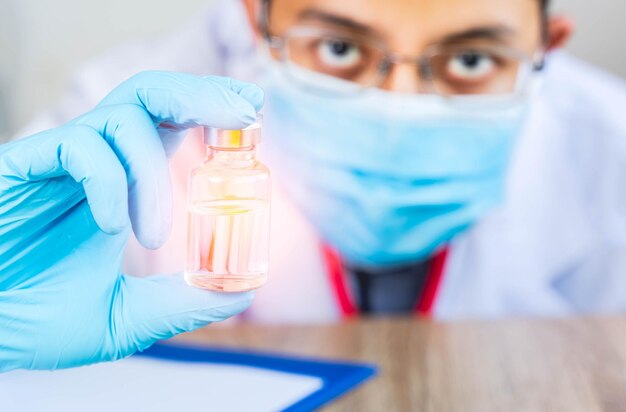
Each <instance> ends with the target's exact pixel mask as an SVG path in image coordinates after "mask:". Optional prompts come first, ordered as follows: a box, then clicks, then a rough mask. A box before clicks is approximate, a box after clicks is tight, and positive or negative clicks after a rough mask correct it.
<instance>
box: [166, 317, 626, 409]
mask: <svg viewBox="0 0 626 412" xmlns="http://www.w3.org/2000/svg"><path fill="white" fill-rule="evenodd" d="M180 340H183V341H187V342H193V343H196V344H197V343H207V344H218V345H228V346H232V347H238V348H254V349H261V350H268V351H273V352H276V351H279V352H284V353H289V354H298V355H311V356H320V357H325V358H336V359H342V360H357V361H365V362H373V363H375V364H377V365H378V366H379V367H380V371H379V376H378V377H377V378H374V379H373V380H370V381H369V382H367V383H366V384H365V385H363V386H361V387H359V388H357V389H356V390H355V391H353V392H351V393H349V394H348V395H346V396H344V397H342V398H340V399H339V400H337V401H335V402H334V403H332V404H331V405H329V406H328V407H327V408H326V409H324V410H325V411H376V412H378V411H382V412H386V411H437V412H439V411H480V412H485V411H567V412H573V411H585V412H589V411H626V317H613V318H600V319H568V320H522V319H520V320H503V321H495V322H468V323H444V324H441V323H434V322H429V321H426V320H416V319H408V318H402V319H378V320H374V319H363V320H355V321H350V322H348V323H343V324H338V325H328V326H297V327H287V326H285V327H282V326H258V325H256V326H255V325H242V326H236V327H209V328H205V329H203V330H200V331H196V332H194V333H191V334H187V335H184V336H181V337H179V338H177V341H180Z"/></svg>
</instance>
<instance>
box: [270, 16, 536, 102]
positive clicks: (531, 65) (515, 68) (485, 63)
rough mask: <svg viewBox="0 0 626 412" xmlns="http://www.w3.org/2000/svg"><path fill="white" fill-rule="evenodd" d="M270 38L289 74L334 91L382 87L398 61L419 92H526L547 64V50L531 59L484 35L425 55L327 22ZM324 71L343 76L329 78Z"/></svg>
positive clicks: (305, 83)
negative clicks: (408, 68) (413, 75)
mask: <svg viewBox="0 0 626 412" xmlns="http://www.w3.org/2000/svg"><path fill="white" fill-rule="evenodd" d="M266 38H267V40H268V44H269V47H270V48H271V49H274V50H276V52H277V56H278V58H279V59H280V61H281V62H282V63H283V64H284V67H285V70H286V74H287V75H288V76H290V77H291V78H293V79H294V80H296V81H297V82H299V83H300V84H301V85H302V86H303V87H305V88H308V89H312V90H317V91H322V92H324V91H326V92H329V93H358V92H359V91H361V90H363V89H367V88H372V87H380V86H382V85H383V84H384V82H385V81H386V80H387V78H388V76H389V74H390V72H391V70H392V68H393V66H394V65H398V64H410V65H414V66H415V68H416V70H417V74H418V76H419V79H420V83H419V84H420V90H417V92H420V93H431V94H439V95H442V96H460V95H513V96H514V95H517V94H520V93H523V92H524V91H525V90H526V89H527V88H528V84H529V80H530V78H531V74H532V73H533V72H535V71H539V70H541V69H542V68H543V56H538V57H540V58H536V59H531V58H529V57H528V56H526V55H525V54H524V53H522V52H519V51H517V50H515V49H511V48H507V47H501V46H496V45H493V44H489V43H488V42H486V41H485V40H468V41H463V42H458V43H454V44H449V45H441V46H434V47H431V48H429V49H428V50H426V52H425V53H424V54H423V55H422V56H419V57H406V56H402V55H399V54H396V53H393V52H391V51H389V50H388V49H387V47H386V46H385V45H384V44H382V43H381V42H378V41H376V40H375V39H372V38H370V37H369V36H364V35H359V34H357V33H351V32H348V31H342V30H337V29H329V28H326V27H318V26H296V27H293V28H291V29H290V30H288V31H287V32H286V33H285V34H284V35H282V36H270V35H267V36H266ZM307 74H313V76H309V75H307ZM320 75H321V76H322V77H320ZM325 77H326V78H328V80H330V79H331V78H332V79H334V80H336V79H339V80H341V81H340V82H336V81H324V78H325Z"/></svg>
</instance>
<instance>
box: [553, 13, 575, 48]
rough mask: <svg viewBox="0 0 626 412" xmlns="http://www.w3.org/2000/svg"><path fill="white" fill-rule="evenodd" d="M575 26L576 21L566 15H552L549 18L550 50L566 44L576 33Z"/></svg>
mask: <svg viewBox="0 0 626 412" xmlns="http://www.w3.org/2000/svg"><path fill="white" fill-rule="evenodd" d="M575 26H576V25H575V23H574V21H573V20H572V19H571V18H569V17H567V16H565V15H556V16H551V17H550V18H549V19H548V33H547V34H548V38H547V48H548V50H555V49H559V48H561V47H563V46H565V44H566V43H567V42H568V41H569V39H570V38H571V37H572V35H573V34H574V30H575Z"/></svg>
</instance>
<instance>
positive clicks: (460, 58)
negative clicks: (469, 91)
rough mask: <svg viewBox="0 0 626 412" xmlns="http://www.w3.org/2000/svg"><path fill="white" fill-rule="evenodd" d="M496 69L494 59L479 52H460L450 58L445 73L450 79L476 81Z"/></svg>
mask: <svg viewBox="0 0 626 412" xmlns="http://www.w3.org/2000/svg"><path fill="white" fill-rule="evenodd" d="M495 67H496V62H495V61H494V59H493V58H492V57H491V56H489V55H487V54H484V53H480V52H473V51H468V52H462V53H458V54H456V55H454V56H452V57H451V58H450V60H449V61H448V64H447V67H446V71H447V73H448V75H449V76H450V77H452V78H457V79H461V80H464V79H466V80H478V79H480V78H483V77H486V76H488V75H489V74H491V73H492V72H493V71H494V69H495Z"/></svg>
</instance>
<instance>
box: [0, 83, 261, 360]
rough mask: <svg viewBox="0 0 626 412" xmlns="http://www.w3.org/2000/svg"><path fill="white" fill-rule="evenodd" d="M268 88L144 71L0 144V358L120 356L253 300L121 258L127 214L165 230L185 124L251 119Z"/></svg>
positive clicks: (145, 235)
mask: <svg viewBox="0 0 626 412" xmlns="http://www.w3.org/2000/svg"><path fill="white" fill-rule="evenodd" d="M262 101H263V93H262V91H261V89H259V88H258V87H256V86H254V85H250V84H246V83H240V82H236V81H233V80H230V79H226V78H218V77H204V78H202V77H196V76H192V75H186V74H174V73H165V72H147V73H142V74H139V75H137V76H135V77H133V78H131V79H130V80H128V81H126V82H125V83H123V84H122V85H121V86H119V87H118V88H117V89H115V90H114V91H113V92H112V93H111V94H110V95H109V96H107V97H106V98H105V99H104V100H103V101H102V103H101V104H100V105H99V106H98V107H97V108H96V109H94V110H93V111H91V112H89V113H87V114H85V115H83V116H81V117H79V118H77V119H75V120H73V121H71V122H70V123H69V124H67V125H65V126H63V127H59V128H57V129H53V130H48V131H45V132H42V133H39V134H37V135H34V136H31V137H28V138H25V139H21V140H16V141H14V142H11V143H8V144H5V145H3V146H0V371H7V370H11V369H16V368H31V369H56V368H67V367H73V366H78V365H84V364H89V363H94V362H100V361H109V360H116V359H120V358H123V357H126V356H128V355H130V354H132V353H134V352H135V351H141V350H143V349H146V348H147V347H149V346H150V345H152V344H153V343H154V342H155V341H156V340H159V339H166V338H169V337H171V336H173V335H175V334H177V333H181V332H185V331H190V330H193V329H195V328H198V327H200V326H203V325H206V324H207V323H210V322H215V321H220V320H223V319H226V318H228V317H230V316H233V315H235V314H237V313H239V312H241V311H242V310H244V309H245V308H246V307H248V305H249V304H250V303H251V300H252V295H251V294H250V293H241V294H223V293H222V294H220V293H212V292H207V291H202V290H199V289H195V288H192V287H189V286H187V285H186V284H185V283H184V280H183V279H182V277H181V276H176V275H166V276H152V277H148V278H136V277H132V276H125V275H123V274H122V273H121V272H120V265H121V260H122V254H123V251H124V247H125V245H126V242H127V240H128V236H129V233H130V226H131V225H130V224H132V229H133V230H134V232H135V234H136V236H137V238H138V240H139V241H140V242H141V243H142V244H143V245H144V246H146V247H149V248H157V247H159V245H161V244H162V243H163V242H164V241H165V240H166V238H167V236H168V233H169V229H170V225H171V199H170V197H171V187H170V182H169V174H168V168H167V155H168V154H171V153H172V152H173V151H174V149H175V147H176V146H177V145H178V143H179V141H180V139H181V138H182V136H181V133H180V132H181V131H183V130H184V129H186V128H189V127H193V126H196V125H211V126H217V127H223V128H241V127H244V126H246V125H247V124H250V123H251V122H253V121H254V119H255V117H256V112H257V111H258V110H259V108H260V106H261V105H262ZM129 217H130V219H129ZM129 223H130V224H129Z"/></svg>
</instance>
